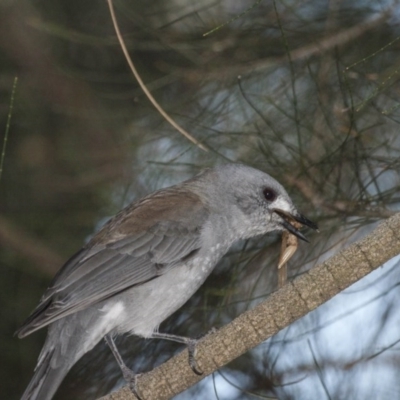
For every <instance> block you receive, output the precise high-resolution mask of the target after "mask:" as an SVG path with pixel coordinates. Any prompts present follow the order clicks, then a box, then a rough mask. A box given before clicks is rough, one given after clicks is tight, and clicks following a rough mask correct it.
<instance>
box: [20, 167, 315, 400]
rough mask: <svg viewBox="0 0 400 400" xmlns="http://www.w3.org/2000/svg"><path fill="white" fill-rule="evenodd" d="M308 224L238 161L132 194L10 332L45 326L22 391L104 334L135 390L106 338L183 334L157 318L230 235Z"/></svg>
mask: <svg viewBox="0 0 400 400" xmlns="http://www.w3.org/2000/svg"><path fill="white" fill-rule="evenodd" d="M293 220H295V221H298V222H299V223H301V224H302V225H307V226H309V227H311V228H313V229H317V226H316V224H314V223H313V222H311V221H310V220H308V219H307V218H305V217H304V216H302V215H301V214H300V213H299V212H298V211H297V209H296V208H295V206H294V205H293V203H292V201H291V199H290V197H289V196H288V194H287V193H286V191H285V189H284V188H283V187H282V186H281V185H280V184H279V183H278V182H277V181H276V180H275V179H273V178H272V177H271V176H269V175H267V174H266V173H263V172H261V171H259V170H256V169H254V168H251V167H248V166H245V165H241V164H226V165H223V166H219V167H216V168H212V169H207V170H204V171H203V172H202V173H200V174H199V175H197V176H195V177H194V178H192V179H189V180H187V181H185V182H182V183H180V184H178V185H175V186H172V187H169V188H166V189H161V190H159V191H157V192H154V193H152V194H150V195H148V196H147V197H145V198H143V199H141V200H139V201H135V202H133V203H132V204H130V205H129V206H127V207H126V208H124V209H123V210H122V211H120V212H119V213H118V214H117V215H116V216H115V217H114V218H112V219H111V220H110V221H108V223H106V224H105V225H104V226H103V228H102V229H101V230H100V231H99V232H98V233H97V234H96V235H95V236H94V237H93V238H92V239H91V240H90V242H89V243H87V245H86V246H84V247H83V248H82V249H81V250H80V251H79V252H77V253H76V254H75V255H74V256H72V257H71V258H70V259H69V260H68V261H67V262H66V263H65V264H64V266H63V267H62V268H61V269H60V271H59V272H58V273H57V274H56V276H55V277H54V279H53V281H52V282H51V284H50V287H49V288H48V289H47V290H46V292H45V293H44V295H43V296H42V298H41V300H40V303H39V305H38V306H37V307H36V309H35V310H34V311H33V313H32V314H31V315H30V316H29V317H28V319H27V320H26V321H25V323H24V324H23V325H22V327H21V328H20V329H19V330H18V331H17V334H18V337H20V338H22V337H25V336H27V335H29V334H30V333H32V332H35V331H36V330H38V329H40V328H43V327H45V326H49V328H48V334H47V338H46V342H45V344H44V346H43V349H42V351H41V353H40V355H39V359H38V363H37V366H36V369H35V374H34V376H33V378H32V380H31V382H30V384H29V386H28V387H27V389H26V390H25V392H24V394H23V396H22V399H23V400H27V399H31V400H33V399H38V400H49V399H51V398H52V397H53V395H54V394H55V392H56V390H57V388H58V387H59V385H60V384H61V382H62V380H63V379H64V377H65V375H66V374H67V372H68V371H69V370H70V369H71V367H72V366H73V365H74V364H75V363H76V362H77V361H78V359H79V358H81V357H82V356H83V355H84V354H85V353H86V352H88V351H90V350H91V349H92V348H93V347H94V346H95V345H96V344H97V343H98V342H99V341H100V340H101V339H103V338H105V339H106V342H107V343H108V344H109V346H110V348H111V350H112V351H113V353H114V355H115V357H116V359H117V361H118V363H119V365H120V367H121V369H122V372H123V375H124V377H125V378H126V379H127V380H129V381H130V382H131V383H132V385H131V387H132V389H133V391H134V393H135V394H137V392H136V391H135V390H136V387H135V375H134V373H133V372H132V371H130V370H129V369H128V368H127V367H126V365H125V364H124V363H123V361H122V359H121V357H120V355H119V354H118V351H117V349H116V347H115V344H114V342H113V337H114V336H115V335H119V334H123V333H129V334H134V335H137V336H141V337H144V338H161V339H169V340H174V341H178V342H181V343H185V344H186V345H188V348H189V358H190V360H189V362H190V365H191V367H192V369H193V370H194V372H196V373H199V374H200V373H201V371H200V370H199V369H198V367H197V365H196V362H195V359H194V347H195V344H196V340H192V339H189V338H185V337H180V336H175V335H171V334H163V333H159V332H158V326H159V325H160V323H161V322H162V321H164V320H165V319H166V318H167V317H168V316H170V315H171V314H172V313H173V312H175V311H176V310H177V309H178V308H180V307H181V306H182V305H183V304H184V303H185V302H186V301H187V300H188V299H189V298H190V297H191V296H192V295H193V293H194V292H195V291H196V290H197V289H198V288H199V287H200V286H201V285H202V283H203V282H204V281H205V279H206V278H207V277H208V275H209V274H210V273H211V271H212V270H213V268H214V267H215V265H216V264H217V262H218V261H219V260H220V259H221V257H222V256H223V255H224V254H225V253H226V252H227V251H228V249H229V248H230V246H231V245H232V244H233V243H234V242H236V241H237V240H239V239H246V238H251V237H254V236H256V235H262V234H265V233H267V232H271V231H284V230H287V231H289V232H290V233H292V234H293V235H296V236H297V237H299V238H301V239H303V240H306V239H305V237H304V235H303V234H302V233H301V232H300V231H299V230H298V229H296V228H295V227H294V226H293V225H292V224H291V223H290V221H293Z"/></svg>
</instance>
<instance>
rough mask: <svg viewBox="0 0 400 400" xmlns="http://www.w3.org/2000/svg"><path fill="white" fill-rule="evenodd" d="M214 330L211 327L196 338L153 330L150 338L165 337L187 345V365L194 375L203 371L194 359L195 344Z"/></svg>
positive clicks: (214, 330) (201, 373)
mask: <svg viewBox="0 0 400 400" xmlns="http://www.w3.org/2000/svg"><path fill="white" fill-rule="evenodd" d="M214 332H216V329H215V328H211V329H210V331H209V332H207V333H206V334H205V335H201V336H199V337H198V338H196V339H192V338H188V337H185V336H178V335H171V334H169V333H159V332H153V334H152V335H151V338H152V339H165V340H172V341H173V342H178V343H183V344H185V345H186V346H187V349H188V353H189V366H190V368H191V369H192V371H193V372H194V373H195V374H196V375H203V371H202V370H201V369H200V368H199V366H198V364H197V361H196V346H197V343H199V342H200V340H202V339H203V338H204V337H206V336H207V335H209V334H211V333H214Z"/></svg>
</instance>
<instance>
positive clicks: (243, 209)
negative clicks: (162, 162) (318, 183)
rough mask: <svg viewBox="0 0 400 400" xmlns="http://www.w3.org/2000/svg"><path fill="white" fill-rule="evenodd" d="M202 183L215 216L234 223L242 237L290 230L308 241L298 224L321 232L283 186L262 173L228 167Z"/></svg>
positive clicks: (205, 177)
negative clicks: (300, 211) (301, 212)
mask: <svg viewBox="0 0 400 400" xmlns="http://www.w3.org/2000/svg"><path fill="white" fill-rule="evenodd" d="M202 180H204V183H205V184H206V185H207V187H208V191H207V202H208V204H210V205H211V207H212V208H213V209H214V210H215V214H218V215H221V216H225V217H226V218H227V219H230V220H231V221H232V227H233V229H235V230H236V231H237V233H238V236H239V237H240V238H248V237H252V236H255V235H259V234H265V233H267V232H271V231H285V230H287V231H289V232H290V233H291V234H293V235H295V236H297V237H298V238H300V239H302V240H305V241H307V239H306V238H305V236H304V235H303V234H302V233H301V232H300V230H299V229H298V228H297V227H296V226H294V224H293V223H294V221H297V222H298V223H300V224H301V225H306V226H308V227H310V228H312V229H315V230H317V229H318V226H317V225H316V224H315V223H314V222H312V221H310V220H309V219H307V218H306V217H304V216H303V215H302V214H300V213H299V211H298V210H297V209H296V207H295V206H294V205H293V202H292V200H291V199H290V197H289V195H288V194H287V192H286V190H285V189H284V188H283V187H282V185H281V184H280V183H278V182H277V181H276V180H275V179H274V178H272V177H271V176H270V175H268V174H266V173H264V172H262V171H259V170H257V169H254V168H251V167H248V166H245V165H242V164H226V165H223V166H220V167H217V168H214V169H210V170H208V171H207V172H206V173H205V174H204V175H203V176H202ZM295 225H297V226H298V224H295Z"/></svg>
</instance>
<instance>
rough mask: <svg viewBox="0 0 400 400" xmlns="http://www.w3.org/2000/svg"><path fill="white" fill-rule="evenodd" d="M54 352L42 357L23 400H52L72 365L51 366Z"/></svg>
mask: <svg viewBox="0 0 400 400" xmlns="http://www.w3.org/2000/svg"><path fill="white" fill-rule="evenodd" d="M53 352H54V351H50V352H48V353H47V354H46V355H44V356H43V357H42V359H41V360H40V361H39V364H38V365H37V367H36V369H35V374H34V375H33V378H32V380H31V381H30V383H29V385H28V387H27V388H26V390H25V392H24V394H23V395H22V397H21V400H50V399H51V398H52V397H53V395H54V393H55V392H56V391H57V389H58V387H59V386H60V384H61V382H62V380H63V379H64V377H65V375H67V372H68V370H69V369H70V368H71V366H70V365H60V366H58V367H56V368H53V367H52V366H51V359H52V356H53Z"/></svg>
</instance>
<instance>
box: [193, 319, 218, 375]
mask: <svg viewBox="0 0 400 400" xmlns="http://www.w3.org/2000/svg"><path fill="white" fill-rule="evenodd" d="M216 331H217V329H216V328H215V327H212V328H211V329H210V330H209V331H208V332H207V333H206V334H204V335H201V336H199V337H198V338H197V339H190V340H189V342H188V346H187V347H188V353H189V366H190V368H191V369H192V371H193V372H194V373H195V374H196V375H203V374H204V372H203V371H202V369H201V368H199V365H198V363H197V361H196V346H197V343H198V342H200V341H201V340H202V339H204V338H205V337H206V336H208V335H212V334H213V333H215V332H216Z"/></svg>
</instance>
